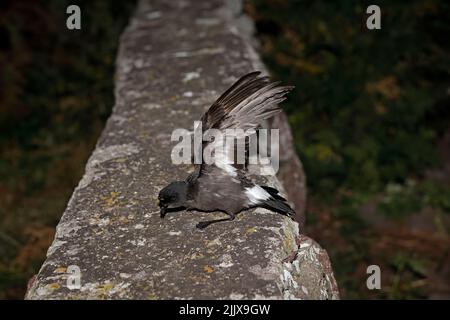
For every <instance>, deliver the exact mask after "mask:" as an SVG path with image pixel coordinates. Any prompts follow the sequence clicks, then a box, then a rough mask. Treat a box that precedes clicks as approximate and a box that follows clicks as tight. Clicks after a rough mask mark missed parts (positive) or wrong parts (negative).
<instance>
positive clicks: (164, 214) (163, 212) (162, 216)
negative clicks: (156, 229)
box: [159, 206, 167, 219]
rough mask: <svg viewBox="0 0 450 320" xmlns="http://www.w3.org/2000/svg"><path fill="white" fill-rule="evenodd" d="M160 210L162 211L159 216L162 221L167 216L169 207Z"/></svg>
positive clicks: (162, 207)
mask: <svg viewBox="0 0 450 320" xmlns="http://www.w3.org/2000/svg"><path fill="white" fill-rule="evenodd" d="M160 210H161V211H160V212H159V216H160V217H161V219H164V217H165V216H166V210H167V207H166V206H161V207H160Z"/></svg>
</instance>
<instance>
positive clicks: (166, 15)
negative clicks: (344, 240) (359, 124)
mask: <svg viewBox="0 0 450 320" xmlns="http://www.w3.org/2000/svg"><path fill="white" fill-rule="evenodd" d="M251 32H252V24H251V21H250V20H248V19H247V18H246V17H245V16H243V15H242V14H241V10H240V2H239V1H226V2H225V1H224V0H223V1H222V0H212V1H194V0H190V1H187V0H183V1H163V0H151V1H150V0H142V1H140V2H139V5H138V8H137V10H136V12H135V14H134V16H133V17H132V19H131V21H130V24H129V26H128V28H127V29H126V30H125V32H124V33H123V35H122V37H121V42H120V51H119V55H118V58H117V71H116V80H115V81H116V91H115V96H116V103H115V106H114V110H113V114H112V115H111V117H110V118H109V120H108V122H107V124H106V127H105V129H104V131H103V133H102V135H101V137H100V139H99V141H98V143H97V147H96V149H95V151H94V152H93V154H92V156H91V157H90V159H89V161H88V163H87V165H86V172H85V175H84V176H83V178H82V180H81V181H80V183H79V185H78V187H77V188H76V189H75V191H74V193H73V195H72V197H71V199H70V201H69V203H68V205H67V208H66V210H65V212H64V214H63V216H62V218H61V221H60V223H59V224H58V227H57V233H56V236H55V240H54V242H53V244H52V245H51V246H50V248H49V250H48V254H47V259H46V261H45V262H44V264H43V266H42V268H41V269H40V271H39V274H38V275H37V276H36V277H35V278H33V279H32V280H31V281H30V286H29V290H28V292H27V295H26V298H27V299H174V298H186V299H187V298H195V299H217V298H224V299H258V298H262V299H336V298H338V297H339V293H338V289H337V286H336V282H335V280H334V277H333V273H332V269H331V266H330V262H329V260H328V256H327V254H326V252H325V251H324V250H323V249H321V248H320V246H319V245H317V243H315V242H314V241H313V240H311V239H309V238H308V237H307V236H305V235H303V234H302V233H301V232H299V230H303V223H304V208H305V198H306V191H305V178H304V174H303V170H302V166H301V162H300V161H299V159H298V158H297V156H296V154H295V152H294V150H293V148H292V137H291V133H290V128H289V125H288V124H287V121H286V117H285V115H284V114H282V115H280V116H279V117H277V118H276V119H274V120H273V121H271V123H270V125H271V126H272V127H276V128H280V131H281V132H280V136H281V143H280V144H281V146H280V148H281V152H280V154H281V161H282V162H281V169H280V172H279V175H278V178H277V177H271V178H270V179H268V180H267V181H265V183H267V184H269V185H273V186H276V187H277V188H280V189H281V190H288V192H287V196H288V198H289V200H290V201H291V203H293V204H294V205H295V208H296V211H297V212H298V215H297V216H296V220H297V221H298V222H299V223H296V222H293V221H291V220H290V219H288V218H286V217H284V216H281V215H279V214H276V213H272V212H270V211H267V210H264V209H256V210H250V211H246V212H244V213H242V214H240V215H239V218H238V219H236V220H235V221H233V222H231V223H222V224H216V225H214V226H211V227H209V228H207V229H205V230H198V229H196V228H195V225H196V223H198V222H199V221H202V220H205V219H211V218H214V217H217V218H218V217H222V216H223V215H222V214H220V213H200V212H178V213H170V214H168V215H167V217H166V219H164V220H161V219H160V217H159V210H158V207H157V195H158V192H159V190H160V189H161V188H162V187H163V186H165V185H166V184H167V183H168V182H169V181H172V180H175V179H183V178H184V177H185V176H186V175H187V174H188V173H189V172H190V171H191V170H192V167H191V166H188V165H183V166H175V165H173V164H172V163H171V160H170V151H171V148H172V147H173V145H174V144H173V143H171V142H170V135H171V132H172V130H173V129H174V128H186V129H192V125H193V121H194V120H198V119H199V118H200V116H201V115H202V113H203V112H204V111H205V110H206V109H207V108H208V107H209V105H210V104H211V103H212V102H213V101H214V100H215V99H216V98H217V97H218V96H219V95H220V93H221V92H222V91H223V90H224V89H226V88H227V87H228V86H229V85H230V84H232V83H233V81H235V80H236V79H237V78H238V77H239V76H241V75H243V74H245V73H247V72H250V71H253V70H255V69H256V70H264V66H263V65H262V64H261V61H260V59H259V57H258V55H257V54H256V52H255V50H254V49H253V48H252V45H251V44H252V42H253V41H254V40H252V38H251ZM283 185H284V188H283ZM69 266H76V267H75V269H74V270H75V271H76V269H77V268H79V270H80V278H79V280H80V286H79V288H75V289H73V288H72V289H70V288H68V283H72V284H74V283H75V284H76V281H75V282H74V281H73V280H74V277H73V276H74V275H73V274H71V273H70V272H71V271H73V270H72V268H69ZM75 276H77V275H75Z"/></svg>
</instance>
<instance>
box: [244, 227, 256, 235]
mask: <svg viewBox="0 0 450 320" xmlns="http://www.w3.org/2000/svg"><path fill="white" fill-rule="evenodd" d="M255 232H256V227H251V228H248V229H247V230H245V234H247V235H250V234H252V233H255Z"/></svg>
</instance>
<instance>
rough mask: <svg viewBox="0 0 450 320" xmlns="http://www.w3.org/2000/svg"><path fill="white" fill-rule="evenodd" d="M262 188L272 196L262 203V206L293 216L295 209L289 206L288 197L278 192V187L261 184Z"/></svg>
mask: <svg viewBox="0 0 450 320" xmlns="http://www.w3.org/2000/svg"><path fill="white" fill-rule="evenodd" d="M261 188H263V189H264V190H265V191H267V192H268V193H269V194H270V196H271V197H270V198H269V199H267V200H265V201H264V202H262V203H261V204H260V206H261V207H263V208H265V209H269V210H272V211H275V212H278V213H280V214H282V215H285V216H288V217H291V218H292V216H293V214H294V213H295V212H294V210H293V209H292V208H291V207H290V206H289V204H288V203H287V201H286V199H285V198H283V197H282V196H280V195H279V194H278V190H277V189H274V188H271V187H268V186H261Z"/></svg>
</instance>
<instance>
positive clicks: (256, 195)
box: [245, 186, 270, 204]
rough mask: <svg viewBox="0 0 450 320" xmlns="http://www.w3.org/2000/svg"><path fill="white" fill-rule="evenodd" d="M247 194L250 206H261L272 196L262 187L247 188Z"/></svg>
mask: <svg viewBox="0 0 450 320" xmlns="http://www.w3.org/2000/svg"><path fill="white" fill-rule="evenodd" d="M245 194H246V195H247V198H248V200H249V201H250V204H259V203H261V202H263V201H265V200H268V199H269V198H270V194H269V193H268V192H267V191H266V190H264V189H263V188H261V187H260V186H254V187H251V188H245Z"/></svg>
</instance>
